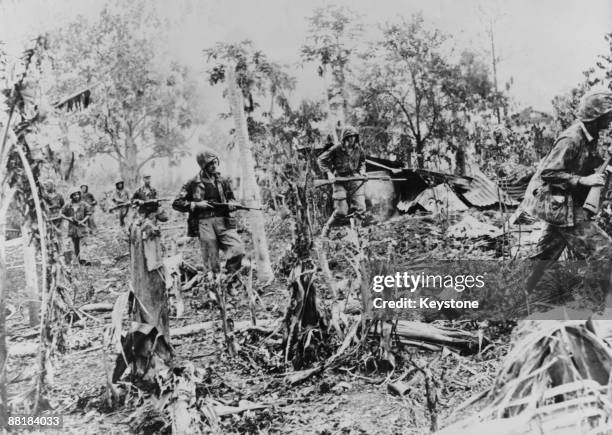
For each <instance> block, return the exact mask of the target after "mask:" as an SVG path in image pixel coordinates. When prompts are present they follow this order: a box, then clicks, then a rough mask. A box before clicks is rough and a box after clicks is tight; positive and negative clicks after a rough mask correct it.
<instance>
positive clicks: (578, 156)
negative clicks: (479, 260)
mask: <svg viewBox="0 0 612 435" xmlns="http://www.w3.org/2000/svg"><path fill="white" fill-rule="evenodd" d="M577 118H578V119H577V121H576V122H575V123H574V124H573V125H572V126H570V127H569V128H568V129H567V130H565V131H564V132H562V133H561V134H560V136H559V137H558V138H557V141H556V143H555V145H554V147H553V149H552V150H551V151H550V152H549V153H548V155H547V156H546V157H545V158H544V160H543V162H542V164H541V165H540V168H539V169H538V172H537V173H536V174H535V175H534V177H538V178H536V181H537V182H538V183H539V186H537V188H536V189H535V195H536V199H537V201H536V209H535V210H532V212H534V214H535V215H537V216H539V217H541V218H542V219H543V220H545V221H546V222H547V226H546V227H545V229H544V232H543V234H542V237H541V238H540V240H539V242H538V244H537V247H536V252H535V254H534V255H532V258H533V259H535V260H536V263H535V267H534V270H533V272H532V273H531V275H530V277H529V278H528V280H527V291H531V290H533V289H534V288H535V286H536V285H537V283H538V281H539V280H540V278H541V276H542V274H543V272H544V271H545V270H546V268H547V267H548V266H550V265H551V264H552V263H554V262H555V261H556V260H557V259H558V258H559V256H560V255H561V253H562V252H563V250H564V249H565V248H566V247H568V248H569V250H570V251H571V253H572V254H573V255H574V256H575V257H576V258H577V259H578V260H584V261H586V262H587V264H589V266H590V267H591V268H592V271H591V273H588V274H587V281H586V284H587V286H589V287H590V288H592V287H599V289H600V291H601V292H602V293H603V294H600V296H602V297H604V296H605V295H606V292H607V291H608V290H609V285H610V266H611V262H612V239H611V238H610V237H609V236H608V235H607V234H606V233H605V232H604V231H603V230H602V229H601V228H599V227H598V226H597V224H596V223H595V222H594V221H593V220H592V218H593V216H591V215H590V213H589V212H587V211H586V210H585V209H583V207H582V206H583V204H584V201H585V199H586V197H587V195H588V192H589V190H590V188H591V187H593V186H603V185H604V183H605V177H604V175H603V174H599V173H594V171H595V169H596V168H597V167H598V166H600V165H601V163H602V158H601V157H600V156H599V154H598V152H597V140H598V138H599V133H600V131H602V130H605V129H607V128H609V127H610V123H611V122H612V93H610V92H593V93H589V94H587V95H585V96H584V97H583V99H582V101H581V102H580V106H579V109H578V113H577ZM611 151H612V147H610V149H609V150H608V152H611Z"/></svg>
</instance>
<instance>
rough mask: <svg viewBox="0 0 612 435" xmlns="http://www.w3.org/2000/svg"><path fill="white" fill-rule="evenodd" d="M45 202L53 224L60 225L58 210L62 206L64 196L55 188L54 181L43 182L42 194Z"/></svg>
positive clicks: (59, 210) (60, 209)
mask: <svg viewBox="0 0 612 435" xmlns="http://www.w3.org/2000/svg"><path fill="white" fill-rule="evenodd" d="M43 198H44V200H45V201H46V203H47V208H48V210H49V217H50V219H51V221H52V222H54V224H55V226H60V224H61V223H62V222H61V216H60V212H61V211H62V207H64V197H63V196H62V195H60V194H59V193H58V192H57V191H56V190H55V183H53V181H47V182H46V183H45V194H44V196H43Z"/></svg>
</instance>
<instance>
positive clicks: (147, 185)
mask: <svg viewBox="0 0 612 435" xmlns="http://www.w3.org/2000/svg"><path fill="white" fill-rule="evenodd" d="M142 181H143V185H142V186H140V187H139V188H138V189H137V190H136V192H134V195H132V201H133V202H136V203H139V202H144V201H150V200H151V199H157V190H155V188H154V187H153V186H151V176H150V175H148V174H147V175H143V176H142Z"/></svg>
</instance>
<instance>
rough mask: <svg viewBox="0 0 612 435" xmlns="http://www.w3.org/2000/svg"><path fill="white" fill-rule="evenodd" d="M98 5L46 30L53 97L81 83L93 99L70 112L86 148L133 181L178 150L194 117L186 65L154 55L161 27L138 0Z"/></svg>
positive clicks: (68, 92) (172, 158)
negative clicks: (122, 5) (94, 15)
mask: <svg viewBox="0 0 612 435" xmlns="http://www.w3.org/2000/svg"><path fill="white" fill-rule="evenodd" d="M126 7H127V8H128V10H126V11H115V10H113V9H112V8H111V7H109V6H107V7H105V8H104V9H103V10H102V11H101V13H100V16H99V17H98V19H97V20H96V21H94V22H92V23H89V22H87V20H85V19H84V18H82V17H79V18H78V19H77V20H75V21H73V22H71V23H69V24H68V25H67V26H65V27H64V28H62V29H60V30H58V31H57V32H55V33H54V34H53V35H52V53H53V59H54V62H53V64H54V65H53V66H54V71H55V73H56V77H57V86H56V87H55V88H54V89H53V92H54V93H55V95H57V96H58V97H60V96H66V95H71V94H72V93H74V92H75V91H80V90H82V89H83V88H88V89H90V90H91V91H92V98H93V100H94V104H92V105H91V106H90V108H89V109H88V110H85V111H83V112H79V113H76V114H75V115H73V117H74V118H75V119H74V121H75V122H76V123H78V125H79V126H80V127H82V128H83V130H82V131H83V134H84V147H85V149H86V151H87V152H88V154H89V155H96V154H107V155H109V156H111V157H112V158H113V159H115V160H116V161H117V162H118V163H119V166H120V169H121V173H122V176H123V177H124V178H125V179H126V182H127V183H128V184H133V183H134V182H135V181H136V179H137V178H138V174H139V171H140V170H141V168H142V167H143V166H144V165H145V164H146V163H147V162H149V161H151V160H153V159H157V158H162V157H168V158H170V162H171V163H172V162H173V161H175V160H176V159H177V158H178V157H181V156H182V155H184V154H185V148H184V144H185V142H186V140H187V137H186V132H187V131H188V129H189V128H190V127H191V126H192V125H193V124H194V123H196V122H198V121H199V119H198V115H197V108H198V105H197V100H196V98H197V93H196V82H195V80H194V79H193V77H192V76H191V74H190V71H189V70H188V69H187V68H185V67H183V66H181V65H179V64H178V63H176V62H172V61H169V60H167V58H161V56H158V55H156V53H158V52H159V50H158V48H159V47H157V46H156V40H155V37H154V35H155V34H156V33H157V32H159V30H160V29H163V28H162V26H161V23H160V22H159V21H158V20H157V19H156V18H155V17H154V15H153V14H152V13H151V12H145V11H146V10H147V8H145V7H144V3H142V2H136V3H133V4H130V5H129V6H126Z"/></svg>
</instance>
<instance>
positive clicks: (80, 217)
mask: <svg viewBox="0 0 612 435" xmlns="http://www.w3.org/2000/svg"><path fill="white" fill-rule="evenodd" d="M90 215H91V211H90V209H89V206H88V205H87V204H86V203H85V202H83V201H81V191H80V190H77V189H74V190H73V191H72V193H71V194H70V204H66V205H65V206H64V208H63V209H62V216H63V217H64V218H65V219H66V220H68V222H69V223H68V237H70V239H71V240H72V245H73V246H74V256H75V258H76V259H77V260H78V261H79V263H81V239H83V238H84V237H85V236H87V221H88V220H89V216H90Z"/></svg>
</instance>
